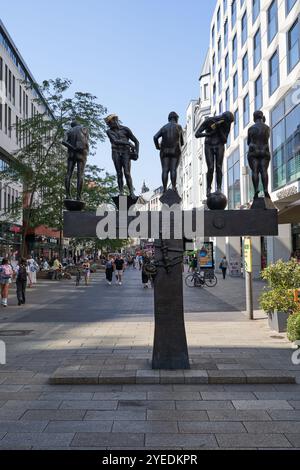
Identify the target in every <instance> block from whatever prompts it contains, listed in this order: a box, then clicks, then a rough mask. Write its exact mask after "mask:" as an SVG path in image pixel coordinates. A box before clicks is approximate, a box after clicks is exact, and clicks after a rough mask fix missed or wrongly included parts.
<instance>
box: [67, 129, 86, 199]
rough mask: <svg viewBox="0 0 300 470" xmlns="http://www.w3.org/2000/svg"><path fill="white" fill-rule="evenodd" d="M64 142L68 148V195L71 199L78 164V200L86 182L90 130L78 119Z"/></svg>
mask: <svg viewBox="0 0 300 470" xmlns="http://www.w3.org/2000/svg"><path fill="white" fill-rule="evenodd" d="M62 144H63V145H64V146H65V147H67V149H68V168H67V174H66V178H65V187H66V196H67V199H71V179H72V175H73V173H74V169H75V166H77V198H76V199H77V201H80V200H81V194H82V188H83V183H84V170H85V166H86V161H87V156H88V152H89V131H88V129H87V128H86V127H84V126H82V125H81V124H79V123H78V122H77V121H76V120H74V121H73V122H72V123H71V128H70V129H69V130H68V131H67V133H66V138H65V140H64V141H63V142H62Z"/></svg>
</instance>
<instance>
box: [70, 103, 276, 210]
mask: <svg viewBox="0 0 300 470" xmlns="http://www.w3.org/2000/svg"><path fill="white" fill-rule="evenodd" d="M253 119H254V124H253V125H252V126H251V127H250V128H249V130H248V141H247V142H248V146H249V152H248V162H249V167H250V169H251V171H252V181H253V186H254V192H255V195H254V204H255V202H256V201H257V200H262V199H264V200H265V199H266V200H268V201H270V195H269V192H268V183H269V181H268V167H269V164H270V159H271V155H270V148H269V139H270V128H269V126H267V125H266V123H265V121H266V120H265V117H264V115H263V113H262V111H255V112H254V115H253ZM178 120H179V116H178V114H177V113H176V112H174V111H172V112H171V113H170V114H169V116H168V123H167V124H166V125H165V126H163V127H162V128H161V129H160V130H159V131H158V132H157V134H155V136H154V138H153V139H154V145H155V147H156V149H157V150H159V151H160V159H161V166H162V183H163V191H164V194H165V193H166V192H167V189H168V181H169V176H170V180H171V186H172V191H173V192H174V193H176V195H177V197H178V198H179V196H178V193H177V169H178V166H179V163H180V159H181V154H182V147H183V145H184V134H183V129H182V127H181V126H180V124H178ZM105 122H106V124H107V131H106V133H107V136H108V138H109V140H110V143H111V150H112V160H113V162H114V166H115V169H116V174H117V181H118V188H119V194H120V195H124V178H125V180H126V185H127V188H128V191H129V196H128V197H129V198H130V202H131V203H135V202H137V200H138V197H137V196H136V195H135V194H134V187H133V182H132V177H131V161H136V160H137V159H138V157H139V141H138V139H137V138H136V137H135V135H134V134H133V132H132V131H131V130H130V129H129V128H128V127H126V126H123V125H121V123H120V121H119V118H118V116H117V115H116V114H110V115H109V116H107V117H106V118H105ZM233 122H234V116H233V114H232V113H231V112H229V111H227V112H224V113H223V114H221V115H220V116H211V117H208V118H206V119H205V120H204V121H203V123H202V124H201V125H200V127H199V129H198V130H197V132H196V134H195V137H196V138H205V143H204V148H205V159H206V164H207V175H206V178H207V200H206V204H207V207H208V208H209V209H211V210H224V209H225V208H226V206H227V198H226V196H225V195H224V194H223V193H222V182H223V171H222V167H223V160H224V154H225V145H226V143H227V141H228V137H229V134H230V130H231V126H232V123H233ZM62 144H63V145H64V146H66V147H67V149H68V164H67V174H66V178H65V187H66V200H65V206H66V208H67V209H68V210H82V209H83V208H84V203H83V202H82V201H81V195H82V188H83V182H84V171H85V165H86V161H87V156H88V151H89V132H88V129H87V128H86V127H84V126H82V125H80V124H79V122H78V121H77V120H76V119H75V120H74V121H73V122H72V123H71V128H70V129H69V130H68V132H67V133H66V138H65V140H64V141H63V142H62ZM75 167H77V195H76V196H77V197H76V200H73V199H72V198H71V191H70V190H71V179H72V175H73V172H74V169H75ZM215 174H216V177H215V180H216V190H215V191H214V192H212V184H213V180H214V175H215ZM259 177H261V181H262V185H263V190H264V198H259V189H258V188H259ZM270 204H272V203H271V201H270ZM267 206H268V204H266V206H265V207H267Z"/></svg>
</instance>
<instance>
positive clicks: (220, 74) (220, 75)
mask: <svg viewBox="0 0 300 470" xmlns="http://www.w3.org/2000/svg"><path fill="white" fill-rule="evenodd" d="M218 85H219V95H220V94H221V93H222V69H220V70H219V73H218Z"/></svg>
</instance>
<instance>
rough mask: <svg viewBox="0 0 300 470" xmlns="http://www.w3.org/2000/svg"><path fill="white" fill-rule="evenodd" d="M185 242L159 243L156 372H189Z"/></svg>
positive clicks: (157, 254) (155, 346)
mask: <svg viewBox="0 0 300 470" xmlns="http://www.w3.org/2000/svg"><path fill="white" fill-rule="evenodd" d="M182 259H183V240H167V241H164V240H156V241H155V260H156V262H157V264H158V271H157V275H156V277H155V281H154V315H155V332H154V346H153V358H152V368H153V369H189V368H190V365H189V356H188V348H187V340H186V333H185V324H184V310H183V285H182Z"/></svg>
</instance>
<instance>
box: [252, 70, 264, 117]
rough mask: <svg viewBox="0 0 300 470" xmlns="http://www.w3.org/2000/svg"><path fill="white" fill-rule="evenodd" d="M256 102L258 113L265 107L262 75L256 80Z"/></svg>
mask: <svg viewBox="0 0 300 470" xmlns="http://www.w3.org/2000/svg"><path fill="white" fill-rule="evenodd" d="M254 101H255V111H258V110H259V109H261V108H262V106H263V89H262V78H261V75H259V77H258V78H257V79H256V80H255V83H254Z"/></svg>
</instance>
